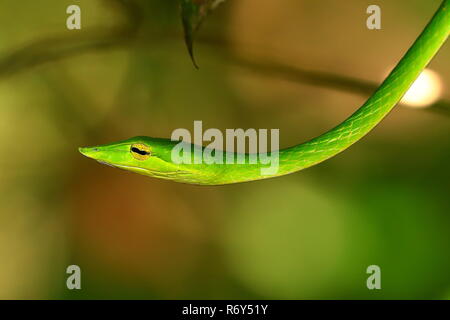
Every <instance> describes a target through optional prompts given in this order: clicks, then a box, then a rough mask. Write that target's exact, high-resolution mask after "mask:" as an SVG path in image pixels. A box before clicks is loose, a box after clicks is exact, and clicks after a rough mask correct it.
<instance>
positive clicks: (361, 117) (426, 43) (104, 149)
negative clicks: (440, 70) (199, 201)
mask: <svg viewBox="0 0 450 320" xmlns="http://www.w3.org/2000/svg"><path fill="white" fill-rule="evenodd" d="M449 32H450V0H444V1H443V2H442V4H441V6H440V7H439V9H438V10H437V12H436V13H435V15H434V16H433V18H432V19H431V21H430V22H429V23H428V25H427V26H426V27H425V29H424V30H423V32H422V33H421V34H420V36H419V37H418V38H417V39H416V41H415V42H414V44H413V45H412V47H411V48H410V49H409V50H408V52H407V53H406V54H405V55H404V57H403V58H402V59H401V60H400V62H399V63H398V64H397V66H396V67H395V68H394V69H393V71H392V72H391V73H390V74H389V75H388V77H387V78H386V79H385V80H384V82H383V83H382V84H381V85H380V86H379V88H378V89H377V90H376V91H375V92H374V93H373V94H372V96H370V97H369V99H368V100H367V101H366V102H365V103H364V104H363V105H362V106H361V107H360V108H359V109H358V110H357V111H356V112H355V113H353V114H352V115H351V116H350V117H349V118H347V119H346V120H344V121H343V122H342V123H341V124H339V125H338V126H336V127H335V128H333V129H331V130H329V131H328V132H326V133H324V134H322V135H320V136H318V137H316V138H314V139H312V140H310V141H307V142H305V143H302V144H299V145H296V146H293V147H290V148H287V149H282V150H279V151H278V156H279V157H278V159H279V167H278V171H277V172H276V173H273V174H263V173H262V170H261V169H262V168H263V167H266V166H267V164H263V163H262V162H261V161H259V160H258V161H257V162H256V163H250V161H245V163H242V164H231V163H226V162H225V161H224V163H213V164H207V163H200V164H196V163H191V164H189V163H175V162H174V161H172V150H173V148H174V147H175V146H176V145H178V144H179V142H176V141H171V140H169V139H160V138H150V137H135V138H131V139H127V140H123V141H119V142H115V143H110V144H105V145H100V146H94V147H86V148H80V149H79V151H80V152H81V153H82V154H83V155H85V156H87V157H89V158H92V159H95V160H97V161H99V162H101V163H104V164H107V165H111V166H113V167H117V168H121V169H124V170H128V171H132V172H136V173H139V174H143V175H146V176H150V177H156V178H162V179H168V180H173V181H176V182H183V183H190V184H199V185H223V184H231V183H239V182H245V181H253V180H260V179H266V178H272V177H277V176H282V175H286V174H289V173H293V172H296V171H299V170H302V169H305V168H308V167H311V166H313V165H316V164H318V163H320V162H322V161H324V160H327V159H329V158H331V157H333V156H335V155H336V154H338V153H340V152H342V151H343V150H345V149H347V148H348V147H349V146H350V145H352V144H353V143H355V142H356V141H358V140H359V139H361V138H362V137H363V136H365V135H366V134H367V133H368V132H369V131H371V130H372V129H373V128H374V127H375V126H376V125H377V124H378V123H379V122H380V121H381V120H382V119H383V118H384V117H385V116H386V115H387V114H388V113H389V112H390V111H391V110H392V109H393V108H394V106H395V105H396V104H397V103H398V102H399V101H400V99H401V98H402V96H403V95H404V94H405V93H406V91H407V90H408V89H409V87H410V86H411V85H412V84H413V82H414V81H415V79H416V78H417V77H418V76H419V74H420V73H421V72H422V70H423V69H424V68H425V67H426V66H427V65H428V63H429V62H430V61H431V59H432V58H433V57H434V55H435V54H436V53H437V52H438V51H439V49H440V47H441V46H442V45H443V44H444V43H445V41H446V39H447V37H448V34H449ZM190 146H191V147H192V148H194V149H195V148H202V150H203V151H205V148H204V147H201V146H200V147H199V146H197V147H195V146H194V145H190ZM226 154H228V152H227V153H225V152H224V153H223V156H224V157H225V155H226ZM237 155H238V154H233V156H237ZM241 155H242V154H241ZM243 156H244V157H245V159H247V160H248V159H249V157H250V156H251V155H250V154H247V153H246V154H243ZM258 159H259V158H258Z"/></svg>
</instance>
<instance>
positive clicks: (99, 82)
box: [0, 0, 450, 299]
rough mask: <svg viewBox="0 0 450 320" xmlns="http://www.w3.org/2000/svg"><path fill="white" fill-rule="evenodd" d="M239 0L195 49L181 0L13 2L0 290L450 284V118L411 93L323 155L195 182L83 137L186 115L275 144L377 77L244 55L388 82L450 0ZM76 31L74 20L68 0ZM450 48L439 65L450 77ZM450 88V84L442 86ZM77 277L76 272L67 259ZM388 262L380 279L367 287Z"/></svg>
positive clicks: (6, 34) (418, 287) (373, 294)
mask: <svg viewBox="0 0 450 320" xmlns="http://www.w3.org/2000/svg"><path fill="white" fill-rule="evenodd" d="M373 2H374V1H362V0H351V1H350V0H348V1H337V0H334V1H333V0H323V1H310V0H302V1H300V0H283V1H272V0H246V1H228V2H226V3H225V4H223V5H222V6H221V7H220V8H219V9H218V10H217V11H216V12H215V13H214V15H213V16H211V17H210V18H209V19H208V20H207V21H206V23H205V24H204V25H203V27H202V29H201V31H200V32H199V35H198V41H197V42H196V43H195V48H196V55H197V60H198V63H199V65H200V69H199V70H196V69H194V67H193V66H192V63H191V62H190V60H189V57H188V54H187V52H186V49H185V46H184V43H183V37H182V30H181V25H180V18H179V11H178V7H177V2H176V1H167V0H150V1H148V0H146V1H144V0H141V1H138V0H137V1H126V0H123V1H120V0H104V1H100V0H95V1H94V0H77V1H75V0H42V1H27V2H26V4H25V3H24V2H23V1H14V0H4V1H2V2H1V3H0V21H1V23H2V28H1V29H0V101H1V107H0V145H1V151H0V152H1V157H0V168H1V170H0V261H1V262H0V298H3V299H16V298H22V299H36V298H39V299H56V298H67V299H79V298H88V299H94V298H100V299H103V298H145V299H181V298H192V299H197V298H205V299H215V298H236V299H260V298H261V299H309V298H314V299H354V298H358V299H390V298H400V299H412V298H419V299H444V298H447V299H448V298H449V297H450V296H449V294H450V272H449V270H450V257H449V252H450V201H449V178H450V170H449V166H448V165H449V160H450V148H449V147H450V138H449V128H450V127H449V123H450V122H449V121H450V119H449V117H448V116H445V115H444V114H440V113H435V112H430V111H429V110H417V109H412V108H408V107H404V106H400V107H398V108H396V109H394V111H393V112H392V113H391V114H390V115H389V116H388V117H387V118H386V119H385V120H384V121H383V122H382V123H381V124H380V125H379V126H378V127H377V128H376V129H375V130H374V131H373V132H372V133H370V134H369V135H368V136H367V137H365V138H364V139H363V140H362V141H361V142H359V143H357V144H355V145H354V146H353V147H351V148H350V149H349V150H347V151H345V152H344V153H342V154H340V155H338V156H337V157H335V158H333V159H331V160H329V161H326V162H324V163H322V164H320V165H318V166H316V167H313V168H310V169H308V170H305V171H302V172H300V173H296V174H293V175H290V176H286V177H281V178H277V179H273V180H267V181H259V182H253V183H245V184H239V185H229V186H223V187H198V186H190V185H183V184H176V183H173V182H167V181H162V180H155V179H150V178H146V177H143V176H139V175H135V174H131V173H128V172H125V171H119V170H117V169H113V168H110V167H107V166H103V165H100V164H97V163H95V162H94V161H92V160H89V159H87V158H84V157H83V156H82V155H81V154H79V153H78V151H77V149H78V147H80V146H86V145H97V144H102V143H107V142H112V141H116V140H120V139H124V138H129V137H132V136H136V135H147V136H153V137H170V135H171V133H172V131H173V130H174V129H176V128H188V129H190V130H191V129H192V125H193V121H194V120H202V121H203V125H204V127H205V128H219V129H221V130H224V129H226V128H280V139H281V141H280V144H281V147H287V146H290V145H293V144H296V143H299V142H301V141H305V140H306V139H309V138H312V137H314V136H316V135H319V134H321V133H323V132H325V131H326V130H328V129H330V128H331V127H333V126H334V125H336V124H338V123H340V122H341V121H342V120H343V119H345V118H346V117H347V116H348V115H350V114H351V113H352V112H353V111H354V110H356V108H357V107H359V106H360V105H361V104H362V103H363V102H364V100H365V99H366V98H367V97H368V94H365V95H364V94H360V95H358V94H355V93H351V92H347V91H342V90H336V89H332V88H326V87H323V86H313V85H309V84H304V83H301V82H294V81H287V80H285V79H283V78H282V77H274V76H270V75H267V74H265V73H264V72H258V71H257V70H256V72H255V71H249V70H248V69H246V68H242V67H239V66H237V65H236V63H234V62H233V61H234V60H233V59H234V58H233V57H243V58H245V59H247V60H249V61H256V60H258V61H260V60H267V61H276V62H280V63H283V64H284V65H287V66H292V67H298V68H305V69H308V70H315V71H318V72H331V73H333V74H339V75H343V76H347V77H352V78H357V79H362V80H364V81H371V82H375V83H377V82H379V81H380V80H382V78H383V76H385V75H386V72H388V71H389V69H390V68H391V67H392V66H394V65H395V64H396V62H397V61H398V59H399V58H400V57H401V56H402V55H403V53H404V52H405V50H406V49H407V48H408V47H409V46H410V45H411V44H412V42H413V41H414V40H415V38H416V37H417V35H418V34H419V33H420V31H421V30H422V29H423V27H424V26H425V24H426V23H427V21H428V20H429V19H430V17H431V16H432V14H433V13H434V11H435V10H436V9H437V7H438V5H439V3H440V1H439V0H427V1H424V0H409V1H406V0H397V1H392V0H378V1H376V4H378V5H380V7H381V9H382V30H379V31H371V30H368V29H367V28H366V24H365V23H366V19H367V16H368V15H367V14H366V8H367V7H368V6H369V5H370V4H375V3H373ZM71 4H77V5H79V6H80V7H81V10H82V30H79V31H69V30H67V29H66V18H67V16H68V15H67V14H66V8H67V7H68V6H69V5H71ZM449 57H450V47H449V46H448V44H447V45H446V46H445V47H444V48H443V49H442V50H441V51H440V52H439V54H438V56H437V57H436V59H435V60H434V61H433V62H432V64H431V65H430V68H431V69H433V70H435V71H437V72H438V73H439V74H440V76H441V78H442V80H443V82H444V86H446V87H444V88H445V89H446V88H447V87H448V84H449V82H450V76H449V75H450V59H449ZM441 98H442V99H446V100H449V99H450V95H449V93H448V90H444V92H443V95H442V97H441ZM71 264H76V265H79V266H80V267H81V270H82V290H79V291H77V290H74V291H69V290H68V289H66V278H67V276H68V275H67V274H66V268H67V266H68V265H71ZM372 264H376V265H379V266H380V267H381V272H382V280H381V281H382V289H381V290H368V289H367V288H366V279H367V277H368V275H367V274H366V268H367V267H368V266H369V265H372Z"/></svg>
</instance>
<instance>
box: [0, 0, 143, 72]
mask: <svg viewBox="0 0 450 320" xmlns="http://www.w3.org/2000/svg"><path fill="white" fill-rule="evenodd" d="M107 2H108V4H114V5H115V6H117V7H118V8H119V9H120V12H122V13H123V14H124V15H125V18H126V23H125V24H122V25H119V26H116V27H113V28H101V27H98V28H95V29H91V30H88V31H83V32H73V31H72V32H68V33H65V34H62V35H58V36H53V37H48V38H45V39H41V40H37V41H35V42H33V43H30V44H27V45H24V46H23V47H21V48H18V49H16V50H13V51H12V52H11V53H9V54H6V55H5V56H3V57H2V58H1V59H0V77H5V76H8V75H11V74H14V73H19V72H21V71H24V70H26V69H28V68H30V67H34V66H37V65H41V64H44V63H47V62H52V61H55V60H58V59H62V58H67V57H70V56H74V55H77V54H80V53H83V52H86V51H91V50H100V49H107V48H111V47H114V46H121V45H126V44H127V43H129V42H130V41H132V40H133V39H134V38H135V37H136V34H137V31H138V29H139V26H140V23H141V21H142V16H141V13H140V10H139V7H138V6H137V5H136V3H135V2H134V1H132V0H109V1H107Z"/></svg>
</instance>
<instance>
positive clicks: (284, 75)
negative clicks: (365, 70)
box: [221, 52, 450, 117]
mask: <svg viewBox="0 0 450 320" xmlns="http://www.w3.org/2000/svg"><path fill="white" fill-rule="evenodd" d="M221 54H226V59H228V61H229V62H231V63H233V64H234V65H236V66H238V67H241V68H245V69H248V70H250V71H252V72H257V73H259V74H261V75H265V76H270V77H278V78H281V79H284V80H288V81H292V82H296V83H305V84H309V85H313V86H319V87H325V88H330V89H335V90H339V91H347V92H352V93H355V94H360V95H364V96H369V95H371V94H372V93H373V92H374V91H375V90H376V89H377V88H378V87H379V84H378V83H376V82H371V81H366V80H362V79H356V78H351V77H346V76H342V75H338V74H333V73H329V72H321V71H313V70H306V69H301V68H297V67H293V66H290V65H284V64H281V63H275V62H268V61H256V60H254V59H252V60H250V59H247V58H242V57H239V56H236V55H231V54H227V53H223V52H221ZM420 110H424V111H430V112H433V113H437V114H441V115H445V116H447V117H450V102H449V101H446V100H439V101H437V102H435V103H434V104H432V105H430V106H428V107H426V108H424V109H420Z"/></svg>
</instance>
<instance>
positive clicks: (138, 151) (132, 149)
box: [131, 147, 150, 156]
mask: <svg viewBox="0 0 450 320" xmlns="http://www.w3.org/2000/svg"><path fill="white" fill-rule="evenodd" d="M131 151H132V152H134V153H137V154H140V155H141V156H147V155H149V154H150V152H148V151H145V150H141V149H139V148H136V147H133V148H131Z"/></svg>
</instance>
